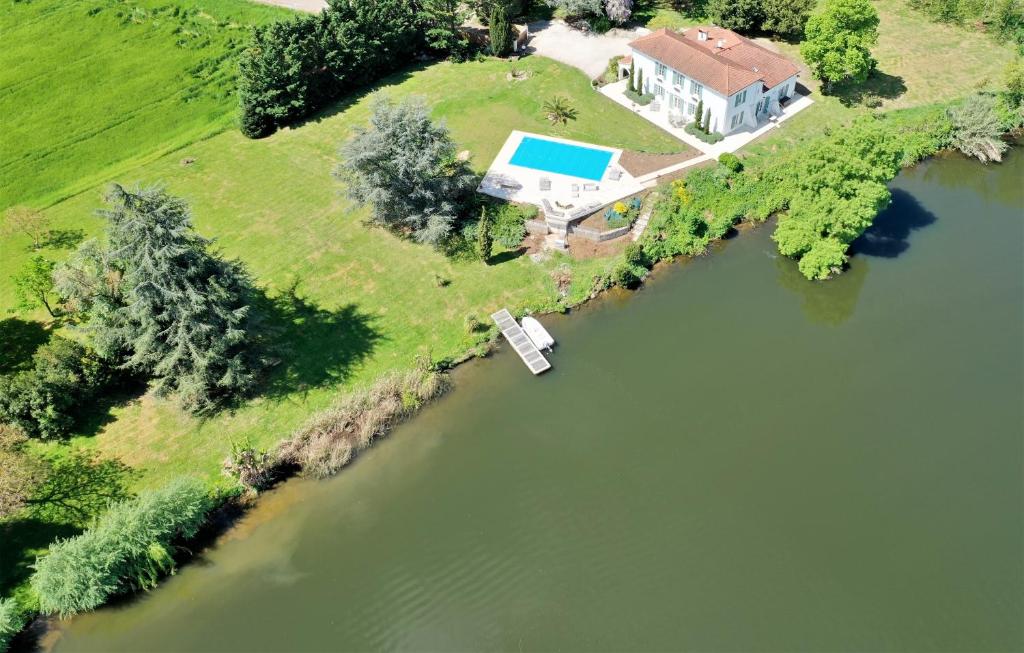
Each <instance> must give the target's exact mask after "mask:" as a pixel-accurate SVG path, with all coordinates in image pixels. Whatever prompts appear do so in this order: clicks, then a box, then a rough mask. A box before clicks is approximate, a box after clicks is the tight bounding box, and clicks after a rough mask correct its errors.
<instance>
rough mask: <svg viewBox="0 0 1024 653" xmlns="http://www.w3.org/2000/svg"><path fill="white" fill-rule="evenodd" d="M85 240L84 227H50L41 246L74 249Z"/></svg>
mask: <svg viewBox="0 0 1024 653" xmlns="http://www.w3.org/2000/svg"><path fill="white" fill-rule="evenodd" d="M83 240H85V230H84V229H50V230H49V231H47V232H46V236H45V237H44V238H43V240H42V242H40V243H39V246H40V247H45V248H48V249H74V248H75V247H78V245H79V244H80V243H81V242H82V241H83Z"/></svg>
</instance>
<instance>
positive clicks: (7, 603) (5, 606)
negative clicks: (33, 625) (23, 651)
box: [0, 599, 25, 651]
mask: <svg viewBox="0 0 1024 653" xmlns="http://www.w3.org/2000/svg"><path fill="white" fill-rule="evenodd" d="M24 625H25V614H24V612H22V610H21V608H20V607H19V606H18V602H17V601H15V600H14V599H0V651H6V650H7V647H8V646H10V643H11V640H12V639H14V636H15V635H17V634H18V633H19V632H20V631H21V629H22V627H24Z"/></svg>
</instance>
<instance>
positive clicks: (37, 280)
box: [13, 254, 57, 317]
mask: <svg viewBox="0 0 1024 653" xmlns="http://www.w3.org/2000/svg"><path fill="white" fill-rule="evenodd" d="M54 266H56V263H54V262H53V261H51V260H49V259H46V258H43V257H42V256H40V255H38V254H36V255H35V256H33V257H32V258H30V259H29V260H28V261H26V262H25V265H24V266H22V268H21V271H20V272H18V273H17V274H16V275H14V277H13V281H14V294H15V297H17V300H18V304H17V305H18V308H20V309H22V310H25V311H31V310H33V309H35V308H36V307H38V306H42V307H43V308H45V309H46V312H47V313H49V314H50V317H57V315H56V314H55V313H54V312H53V307H52V306H51V305H50V295H51V294H52V293H53V268H54Z"/></svg>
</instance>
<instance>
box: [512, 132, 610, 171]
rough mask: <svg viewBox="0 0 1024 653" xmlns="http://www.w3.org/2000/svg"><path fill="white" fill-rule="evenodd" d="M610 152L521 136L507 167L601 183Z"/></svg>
mask: <svg viewBox="0 0 1024 653" xmlns="http://www.w3.org/2000/svg"><path fill="white" fill-rule="evenodd" d="M611 160H612V152H609V151H608V150H597V149H594V148H592V147H583V146H582V145H570V144H569V143H559V142H558V141H549V140H547V139H545V138H534V137H533V136H524V137H523V140H522V141H520V142H519V147H517V148H516V151H515V154H513V155H512V158H511V159H509V163H510V164H512V165H514V166H521V167H523V168H532V169H534V170H543V171H544V172H554V173H556V174H560V175H569V176H570V177H581V178H583V179H591V180H593V181H600V180H601V177H603V176H604V171H605V169H606V168H607V167H608V163H609V162H610V161H611Z"/></svg>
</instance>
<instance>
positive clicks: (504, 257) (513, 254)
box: [487, 247, 527, 265]
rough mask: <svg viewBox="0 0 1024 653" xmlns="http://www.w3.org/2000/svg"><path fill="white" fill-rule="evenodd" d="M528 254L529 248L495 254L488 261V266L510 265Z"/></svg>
mask: <svg viewBox="0 0 1024 653" xmlns="http://www.w3.org/2000/svg"><path fill="white" fill-rule="evenodd" d="M526 252H527V248H525V247H519V248H517V249H510V250H507V251H504V252H500V253H498V254H495V255H494V256H492V257H491V258H490V260H488V261H487V265H501V264H502V263H508V262H509V261H514V260H516V259H517V258H519V257H520V256H522V255H523V254H525V253H526Z"/></svg>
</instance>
